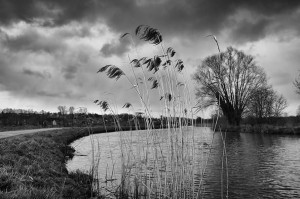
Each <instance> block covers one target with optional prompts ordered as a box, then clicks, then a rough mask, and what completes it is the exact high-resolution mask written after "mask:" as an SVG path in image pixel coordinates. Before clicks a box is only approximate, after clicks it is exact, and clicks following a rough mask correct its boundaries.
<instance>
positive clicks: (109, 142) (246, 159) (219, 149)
mask: <svg viewBox="0 0 300 199" xmlns="http://www.w3.org/2000/svg"><path fill="white" fill-rule="evenodd" d="M194 132H195V140H196V142H195V145H196V148H197V151H196V154H197V159H198V161H197V163H198V167H197V168H199V172H198V174H197V171H196V172H195V179H198V181H199V180H200V176H201V175H200V174H201V168H204V165H205V163H206V160H208V161H207V167H206V170H205V174H204V180H203V194H202V195H203V198H221V195H222V194H221V191H222V190H223V193H224V194H223V196H224V198H226V187H227V180H226V169H225V159H224V158H222V157H224V156H223V142H222V139H221V138H222V137H221V134H220V133H215V134H214V133H213V132H212V131H211V130H209V129H208V128H200V127H197V128H195V130H194ZM137 134H139V135H141V134H142V135H143V134H145V135H146V132H145V131H140V132H122V136H124V135H125V136H128V137H130V138H131V139H130V142H132V144H133V145H134V144H135V143H136V142H137V137H136V135H137ZM161 134H162V135H163V134H165V133H164V132H163V131H161ZM139 137H140V136H139ZM162 137H163V136H162ZM223 137H225V134H223ZM163 140H164V139H161V140H158V142H160V143H163ZM139 141H140V142H142V141H143V140H139ZM212 141H213V142H212ZM225 142H226V144H225V146H226V147H225V148H226V153H227V163H228V167H227V168H228V176H229V178H228V195H229V198H251V199H252V198H300V137H295V136H277V135H260V134H243V133H241V134H236V133H227V134H226V139H225ZM71 145H72V146H73V147H74V148H75V149H76V154H77V155H76V156H75V157H74V158H73V159H72V160H71V161H70V162H69V163H68V165H67V166H68V169H69V170H76V169H80V170H85V171H88V170H90V168H91V163H92V161H95V159H99V168H98V170H99V177H100V179H101V178H102V179H104V178H106V179H107V176H110V179H117V178H119V175H120V169H121V165H120V157H121V155H120V133H118V132H115V133H108V134H96V135H94V136H93V137H84V138H82V139H79V140H77V141H75V142H74V143H72V144H71ZM92 145H93V146H94V150H92ZM93 151H94V152H93ZM93 153H94V156H93ZM133 153H134V152H133ZM209 154H210V155H209ZM92 157H94V158H92ZM222 159H223V169H222ZM222 173H223V176H222V175H221V174H222ZM221 176H222V177H221ZM117 180H118V179H117ZM221 184H223V186H221Z"/></svg>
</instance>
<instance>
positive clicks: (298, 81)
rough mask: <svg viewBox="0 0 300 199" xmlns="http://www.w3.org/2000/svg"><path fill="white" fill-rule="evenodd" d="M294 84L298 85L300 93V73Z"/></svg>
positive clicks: (299, 92)
mask: <svg viewBox="0 0 300 199" xmlns="http://www.w3.org/2000/svg"><path fill="white" fill-rule="evenodd" d="M294 85H295V87H296V93H297V94H299V95H300V75H299V77H298V78H297V79H296V80H295V81H294Z"/></svg>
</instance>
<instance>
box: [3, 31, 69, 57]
mask: <svg viewBox="0 0 300 199" xmlns="http://www.w3.org/2000/svg"><path fill="white" fill-rule="evenodd" d="M1 38H2V39H1V40H2V44H3V45H4V46H6V47H7V48H9V49H10V50H11V51H24V50H25V51H33V52H41V51H44V52H48V53H53V52H56V51H57V50H60V49H63V48H64V44H63V42H61V41H60V40H58V39H57V38H54V37H46V36H43V35H42V34H40V33H38V32H36V31H35V30H31V29H27V30H25V31H24V32H23V33H22V34H21V35H18V36H11V37H10V36H7V35H6V37H1Z"/></svg>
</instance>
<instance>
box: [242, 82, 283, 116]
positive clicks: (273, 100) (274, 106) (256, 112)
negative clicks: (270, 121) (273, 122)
mask: <svg viewBox="0 0 300 199" xmlns="http://www.w3.org/2000/svg"><path fill="white" fill-rule="evenodd" d="M286 107H287V101H286V99H285V98H284V97H283V95H279V94H278V93H277V92H276V91H274V90H273V88H272V87H271V86H267V85H265V86H263V87H261V88H258V89H257V90H256V91H255V92H254V93H253V95H252V97H251V100H250V103H249V105H248V106H247V115H249V116H253V117H255V118H258V119H262V118H267V117H271V116H274V117H280V116H281V115H282V111H283V110H284V109H285V108H286Z"/></svg>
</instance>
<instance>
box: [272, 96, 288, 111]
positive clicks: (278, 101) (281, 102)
mask: <svg viewBox="0 0 300 199" xmlns="http://www.w3.org/2000/svg"><path fill="white" fill-rule="evenodd" d="M286 107H287V101H286V99H285V98H284V97H283V95H278V94H277V93H275V96H274V101H273V116H275V117H280V116H282V114H283V110H284V109H285V108H286Z"/></svg>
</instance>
